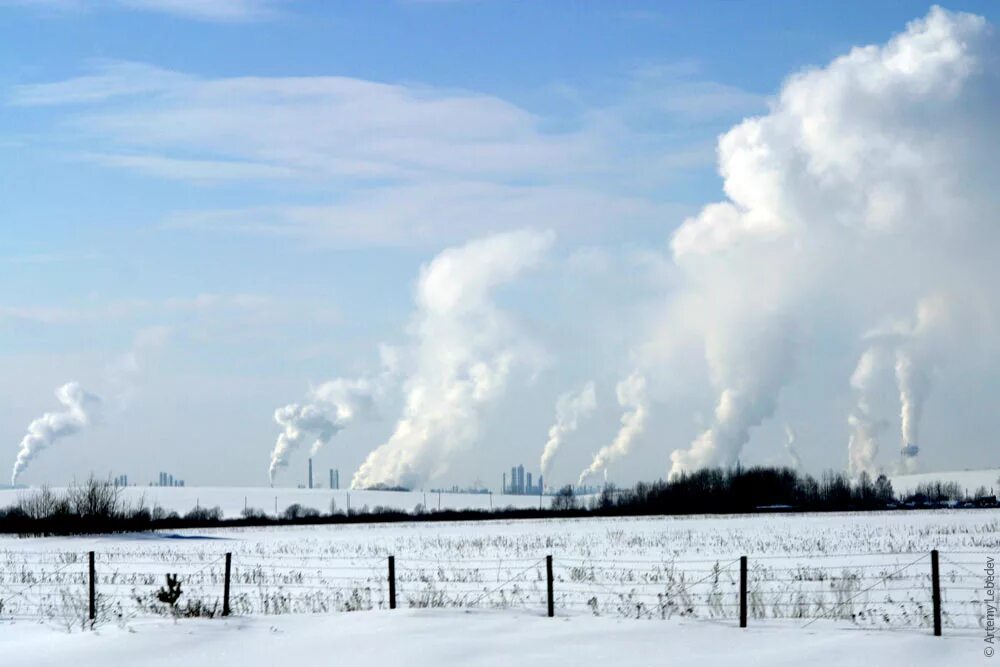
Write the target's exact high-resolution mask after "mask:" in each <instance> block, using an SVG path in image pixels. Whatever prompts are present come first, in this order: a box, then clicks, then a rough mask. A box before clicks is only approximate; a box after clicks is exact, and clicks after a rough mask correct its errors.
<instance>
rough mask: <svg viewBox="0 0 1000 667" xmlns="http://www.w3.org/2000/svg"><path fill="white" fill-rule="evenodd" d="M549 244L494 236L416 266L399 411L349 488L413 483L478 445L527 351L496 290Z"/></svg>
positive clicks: (543, 238)
mask: <svg viewBox="0 0 1000 667" xmlns="http://www.w3.org/2000/svg"><path fill="white" fill-rule="evenodd" d="M551 243H552V237H551V235H549V234H541V233H538V232H534V231H528V230H522V231H513V232H507V233H503V234H497V235H494V236H489V237H486V238H483V239H479V240H476V241H471V242H469V243H467V244H465V245H462V246H458V247H454V248H449V249H447V250H445V251H443V252H442V253H440V254H439V255H438V256H437V257H435V258H434V260H433V261H431V263H430V264H428V265H427V266H425V267H424V268H423V269H422V271H421V274H420V280H419V282H418V285H417V294H416V302H417V313H416V316H415V318H414V322H413V332H414V336H415V341H414V345H413V349H412V351H411V352H412V356H413V357H414V363H415V370H414V372H413V373H412V374H411V375H410V377H409V378H408V380H407V382H406V387H405V391H406V399H405V405H404V407H403V415H402V416H401V417H400V419H399V421H398V422H397V424H396V428H395V430H394V431H393V433H392V435H391V436H390V437H389V440H388V441H387V442H385V443H384V444H383V445H381V446H380V447H378V448H377V449H375V450H374V451H372V452H371V453H370V454H369V455H368V457H367V458H366V459H365V461H364V463H363V464H362V465H361V467H360V468H359V469H358V471H357V472H356V473H355V474H354V479H353V480H352V482H351V484H352V486H353V487H354V488H368V487H372V486H380V485H385V486H403V487H408V488H414V487H417V486H419V485H420V484H422V483H423V482H424V480H427V479H430V478H433V477H435V476H438V475H440V474H442V473H444V471H445V470H447V467H448V463H449V459H450V458H451V456H452V455H453V454H454V453H455V452H457V451H460V450H462V449H464V448H465V447H467V446H468V445H469V444H470V443H472V442H473V441H474V440H475V438H476V437H477V435H478V432H479V420H480V413H481V411H482V408H483V407H484V406H485V405H487V404H489V403H490V402H492V401H493V400H495V399H496V398H497V397H498V396H499V395H500V394H501V393H502V392H503V391H504V388H505V386H506V383H507V377H508V374H509V373H510V371H511V368H512V367H513V366H514V365H515V364H517V363H519V362H520V361H521V359H522V358H524V357H525V355H526V352H524V351H523V347H524V346H523V345H522V344H520V343H519V341H518V336H517V334H516V331H515V328H514V327H513V325H512V323H511V322H510V321H508V318H507V317H506V315H505V314H504V313H503V312H502V311H501V310H500V309H498V308H497V307H496V306H495V305H494V303H493V300H492V293H493V290H494V289H495V288H496V287H497V286H499V285H501V284H504V283H507V282H510V281H512V280H514V279H515V278H517V277H518V276H520V275H521V274H522V273H523V272H525V271H527V270H528V269H530V268H532V267H533V266H535V265H536V264H538V263H539V262H540V261H541V259H542V256H543V255H544V253H545V252H546V250H547V249H548V247H549V245H551Z"/></svg>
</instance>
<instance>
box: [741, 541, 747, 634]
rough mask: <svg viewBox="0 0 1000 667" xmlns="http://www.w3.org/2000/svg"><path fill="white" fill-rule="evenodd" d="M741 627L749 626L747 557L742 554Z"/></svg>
mask: <svg viewBox="0 0 1000 667" xmlns="http://www.w3.org/2000/svg"><path fill="white" fill-rule="evenodd" d="M740 627H741V628H745V627H747V557H746V556H740Z"/></svg>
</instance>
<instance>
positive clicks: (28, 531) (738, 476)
mask: <svg viewBox="0 0 1000 667" xmlns="http://www.w3.org/2000/svg"><path fill="white" fill-rule="evenodd" d="M956 501H964V502H965V503H966V504H967V505H969V506H972V505H975V506H980V507H982V506H995V505H996V498H994V497H993V496H992V491H991V492H990V495H986V490H985V489H977V491H976V495H975V496H971V497H970V496H967V495H966V494H965V493H964V492H963V491H962V489H961V488H959V486H958V485H957V484H954V483H941V482H931V483H927V484H924V485H921V486H920V487H919V488H918V489H917V490H916V491H915V492H914V493H913V494H910V495H908V496H907V497H906V498H903V499H897V498H896V496H895V494H894V493H893V489H892V484H891V483H890V482H889V480H888V479H887V478H886V477H885V476H884V475H880V476H879V477H878V478H876V479H872V478H871V477H870V476H869V475H867V474H864V473H862V474H861V475H860V476H859V477H858V478H857V479H855V480H852V479H850V478H849V477H848V476H847V475H845V474H843V473H837V472H826V473H824V474H823V475H821V476H820V477H819V478H818V479H817V478H815V477H812V476H811V475H805V474H801V473H799V472H796V471H795V470H792V469H790V468H764V467H754V468H746V469H742V468H736V469H732V470H726V469H721V468H714V469H707V470H699V471H697V472H692V473H688V474H684V475H681V476H680V477H678V478H676V479H671V480H665V481H663V480H661V481H657V482H640V483H638V484H636V485H635V486H634V487H632V488H627V489H618V488H615V487H613V486H607V487H605V488H604V489H603V490H602V491H601V492H600V493H599V494H597V495H596V496H593V495H590V496H583V497H580V496H576V495H575V494H574V491H573V489H572V487H569V486H567V487H564V488H563V489H561V490H560V491H558V492H557V493H556V494H555V495H554V497H553V498H552V503H551V507H549V508H547V509H518V508H513V507H506V508H500V507H498V508H496V509H493V510H450V509H445V510H434V509H428V508H425V507H424V506H423V505H417V506H416V507H415V508H414V509H413V511H412V512H407V511H404V510H400V509H395V508H388V507H379V506H376V507H374V508H372V509H369V508H368V507H367V506H363V507H361V508H352V509H350V510H349V511H347V512H345V511H342V510H339V509H338V508H337V507H336V505H331V507H330V510H329V512H326V513H323V512H320V511H319V510H317V509H314V508H310V507H304V506H302V505H300V504H293V505H290V506H289V507H287V508H286V509H285V510H284V511H283V512H282V513H281V514H280V515H278V516H275V515H268V514H266V513H265V512H264V511H263V510H260V509H255V508H251V507H248V508H246V509H245V510H244V512H243V515H242V517H241V518H238V519H225V518H223V516H222V510H221V509H220V508H218V507H212V508H205V507H196V508H194V509H192V510H191V511H189V512H187V513H186V514H184V515H179V514H177V513H176V512H167V511H165V510H164V509H163V508H160V507H153V508H152V509H150V508H148V507H146V506H145V503H144V502H143V501H142V500H138V501H129V500H127V499H126V497H125V495H124V493H123V492H122V489H121V487H116V486H114V485H112V484H110V483H108V482H104V481H101V480H97V479H95V478H93V477H91V478H90V479H89V480H87V481H86V482H84V483H82V484H74V485H73V486H71V487H70V488H69V489H67V490H66V491H64V492H62V493H57V492H54V491H52V490H50V489H47V488H42V489H40V490H37V491H34V492H28V493H25V494H24V495H22V496H21V498H20V500H19V501H18V503H17V504H15V505H14V506H12V507H8V508H6V509H0V533H17V534H21V535H67V534H82V533H111V532H136V531H145V530H160V529H168V530H175V529H179V528H210V527H225V526H271V525H312V524H341V523H386V522H397V521H487V520H497V519H522V518H544V517H570V516H572V517H578V516H590V515H604V516H643V515H658V514H666V515H670V514H721V513H726V514H736V513H750V512H792V511H799V512H817V511H846V510H850V511H865V510H883V509H892V508H895V507H897V506H900V505H902V506H903V507H940V506H944V504H945V503H948V502H950V503H955V502H956Z"/></svg>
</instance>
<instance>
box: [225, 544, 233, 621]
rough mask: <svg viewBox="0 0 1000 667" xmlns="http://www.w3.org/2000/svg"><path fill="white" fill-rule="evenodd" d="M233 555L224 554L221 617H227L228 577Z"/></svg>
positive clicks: (230, 571)
mask: <svg viewBox="0 0 1000 667" xmlns="http://www.w3.org/2000/svg"><path fill="white" fill-rule="evenodd" d="M232 565H233V554H232V553H229V552H227V553H226V583H225V586H224V587H223V589H222V615H223V616H229V575H230V574H231V573H232Z"/></svg>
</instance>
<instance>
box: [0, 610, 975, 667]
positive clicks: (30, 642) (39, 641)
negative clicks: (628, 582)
mask: <svg viewBox="0 0 1000 667" xmlns="http://www.w3.org/2000/svg"><path fill="white" fill-rule="evenodd" d="M799 626H800V624H795V623H790V622H774V621H767V622H765V623H758V624H754V625H751V626H750V627H748V628H747V629H745V630H741V629H739V628H737V627H734V624H733V623H731V622H704V621H688V620H683V619H681V620H677V619H675V620H671V621H657V622H642V621H629V620H622V619H609V618H594V617H592V616H591V617H587V616H573V617H566V616H562V617H559V618H555V619H549V618H545V617H543V616H540V615H539V614H537V613H525V612H504V613H496V612H488V611H477V612H462V611H455V610H442V609H397V610H396V611H373V612H368V613H364V614H340V615H338V616H335V617H330V616H295V617H293V616H280V617H267V618H262V617H251V618H234V619H229V620H222V621H220V620H212V621H205V620H201V619H194V620H186V621H183V622H179V623H173V622H171V621H163V620H160V621H155V620H143V621H137V622H134V623H132V624H131V625H130V626H129V628H128V629H122V628H118V627H114V626H113V627H108V628H104V629H100V630H98V631H97V632H94V633H73V634H65V633H64V634H61V635H60V634H55V633H53V632H52V631H51V630H48V629H47V628H44V627H42V626H37V625H29V626H24V625H23V624H22V625H18V626H16V627H14V626H7V627H3V626H0V655H2V656H3V665H4V667H65V665H86V666H90V665H115V666H119V665H121V666H125V665H128V666H132V665H142V666H144V667H146V666H148V667H176V666H177V665H240V667H269V666H279V665H280V666H282V667H286V666H288V665H296V666H297V667H298V666H301V667H313V666H321V665H322V666H323V667H326V666H328V665H342V664H346V665H364V666H368V665H373V666H378V665H406V666H408V667H509V666H510V665H512V664H513V665H518V666H519V667H539V666H551V665H614V666H616V667H619V666H620V667H639V666H643V667H645V666H649V667H652V666H654V665H655V666H656V667H671V666H678V667H681V666H682V667H689V666H690V665H697V666H698V667H716V666H726V667H731V666H732V665H748V666H760V667H802V666H803V665H835V666H836V667H844V666H854V665H865V666H867V667H882V666H884V665H906V666H907V667H924V666H926V667H943V666H948V667H951V666H953V665H976V664H980V663H983V664H989V660H987V659H986V658H984V657H983V653H982V646H983V641H982V638H981V637H978V636H965V635H962V636H957V635H954V634H946V635H945V636H944V637H933V636H931V635H929V634H928V633H917V632H884V631H877V630H856V629H855V630H850V629H844V628H843V627H840V626H839V625H837V624H834V623H831V622H828V621H826V622H821V623H816V624H814V625H813V626H811V627H809V628H805V629H803V628H801V627H799Z"/></svg>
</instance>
